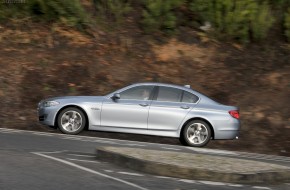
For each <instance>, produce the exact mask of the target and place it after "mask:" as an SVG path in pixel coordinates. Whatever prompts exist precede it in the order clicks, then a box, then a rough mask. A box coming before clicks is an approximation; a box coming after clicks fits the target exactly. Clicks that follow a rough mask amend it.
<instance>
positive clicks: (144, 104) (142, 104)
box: [139, 103, 149, 107]
mask: <svg viewBox="0 0 290 190" xmlns="http://www.w3.org/2000/svg"><path fill="white" fill-rule="evenodd" d="M139 105H140V106H142V107H146V106H149V105H148V104H146V103H141V104H139Z"/></svg>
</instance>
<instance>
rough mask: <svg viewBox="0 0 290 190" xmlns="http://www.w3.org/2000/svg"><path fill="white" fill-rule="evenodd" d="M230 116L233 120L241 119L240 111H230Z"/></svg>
mask: <svg viewBox="0 0 290 190" xmlns="http://www.w3.org/2000/svg"><path fill="white" fill-rule="evenodd" d="M229 114H230V115H231V116H232V117H233V118H236V119H239V118H240V114H239V111H237V110H231V111H229Z"/></svg>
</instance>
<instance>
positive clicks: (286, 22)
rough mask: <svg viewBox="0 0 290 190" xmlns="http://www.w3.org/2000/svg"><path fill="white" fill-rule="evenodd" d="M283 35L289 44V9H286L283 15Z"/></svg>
mask: <svg viewBox="0 0 290 190" xmlns="http://www.w3.org/2000/svg"><path fill="white" fill-rule="evenodd" d="M284 26H285V35H286V37H287V38H288V41H289V42H290V8H288V12H287V13H285V21H284Z"/></svg>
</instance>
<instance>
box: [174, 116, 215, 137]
mask: <svg viewBox="0 0 290 190" xmlns="http://www.w3.org/2000/svg"><path fill="white" fill-rule="evenodd" d="M194 120H201V121H204V122H206V123H207V124H208V125H209V127H210V130H211V137H212V139H214V138H215V133H214V128H213V126H212V124H211V123H210V122H209V121H208V120H206V119H204V118H201V117H193V118H190V119H188V120H187V121H186V122H184V124H183V125H182V127H181V130H180V134H179V136H181V134H182V132H183V130H184V128H185V126H186V125H187V124H188V123H189V122H191V121H194Z"/></svg>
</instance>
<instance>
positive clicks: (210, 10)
mask: <svg viewBox="0 0 290 190" xmlns="http://www.w3.org/2000/svg"><path fill="white" fill-rule="evenodd" d="M190 10H191V11H192V12H193V14H194V15H195V16H196V17H195V19H196V20H197V21H199V22H200V23H204V22H210V23H211V24H212V25H213V27H214V32H215V33H216V34H217V35H218V36H220V37H223V38H224V37H226V38H232V39H238V40H240V41H242V42H248V41H250V40H251V39H254V40H260V39H263V38H265V37H266V36H267V34H268V31H269V29H270V27H271V26H272V24H273V21H274V19H273V17H272V15H271V13H270V7H269V5H268V3H267V1H264V2H263V3H261V4H259V3H258V1H256V0H209V1H204V0H192V1H191V3H190Z"/></svg>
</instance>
